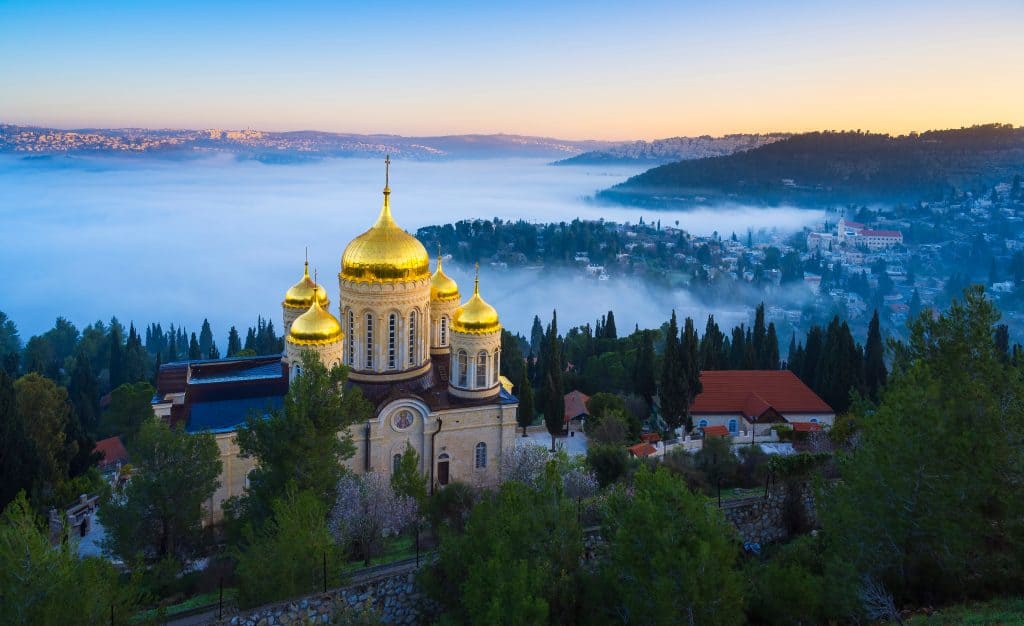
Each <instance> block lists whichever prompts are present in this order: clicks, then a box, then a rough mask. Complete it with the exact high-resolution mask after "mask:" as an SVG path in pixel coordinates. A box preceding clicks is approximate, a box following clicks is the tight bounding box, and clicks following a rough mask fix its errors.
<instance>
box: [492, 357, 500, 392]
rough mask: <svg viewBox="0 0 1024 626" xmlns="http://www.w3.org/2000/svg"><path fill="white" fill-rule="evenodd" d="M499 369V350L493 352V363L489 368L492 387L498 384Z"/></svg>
mask: <svg viewBox="0 0 1024 626" xmlns="http://www.w3.org/2000/svg"><path fill="white" fill-rule="evenodd" d="M500 369H501V351H500V350H495V351H494V363H493V365H492V366H491V384H492V385H493V384H496V383H497V382H498V370H500Z"/></svg>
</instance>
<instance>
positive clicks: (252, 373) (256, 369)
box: [189, 361, 284, 385]
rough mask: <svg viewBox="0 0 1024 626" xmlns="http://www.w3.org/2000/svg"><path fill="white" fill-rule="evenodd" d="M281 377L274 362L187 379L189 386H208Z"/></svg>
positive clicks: (278, 364) (279, 370)
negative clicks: (219, 374)
mask: <svg viewBox="0 0 1024 626" xmlns="http://www.w3.org/2000/svg"><path fill="white" fill-rule="evenodd" d="M283 376H284V374H282V373H281V362H280V361H274V362H271V363H264V364H262V365H256V366H253V367H247V368H245V369H240V370H235V371H230V372H224V373H223V375H221V376H203V375H202V374H200V375H198V376H196V375H193V376H192V378H191V379H189V384H190V385H209V384H211V383H227V382H233V381H237V380H269V379H274V378H282V377H283Z"/></svg>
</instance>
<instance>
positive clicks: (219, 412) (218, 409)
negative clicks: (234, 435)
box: [185, 395, 284, 433]
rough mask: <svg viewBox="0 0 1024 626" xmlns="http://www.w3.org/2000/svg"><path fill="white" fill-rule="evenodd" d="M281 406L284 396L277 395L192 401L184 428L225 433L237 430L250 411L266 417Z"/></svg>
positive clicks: (195, 431)
mask: <svg viewBox="0 0 1024 626" xmlns="http://www.w3.org/2000/svg"><path fill="white" fill-rule="evenodd" d="M282 406H284V396H277V395H274V396H257V397H255V398H237V399H234V400H213V401H211V402H194V403H192V407H191V411H190V413H189V418H188V425H187V426H186V427H185V430H187V431H188V432H190V433H198V432H213V433H227V432H231V431H233V430H238V427H239V426H241V425H243V424H245V420H246V418H247V417H249V414H250V413H256V414H257V415H260V416H261V417H266V416H267V415H268V414H269V413H270V411H273V410H277V409H280V408H281V407H282Z"/></svg>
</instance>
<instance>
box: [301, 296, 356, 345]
mask: <svg viewBox="0 0 1024 626" xmlns="http://www.w3.org/2000/svg"><path fill="white" fill-rule="evenodd" d="M344 338H345V333H344V332H342V330H341V323H340V322H338V319H337V318H336V317H334V316H333V315H331V314H330V313H328V312H327V311H325V310H324V309H323V307H321V306H320V302H318V301H316V300H314V301H313V304H311V305H310V307H309V310H308V311H306V312H305V313H303V314H302V315H300V316H298V317H297V318H296V319H295V321H294V322H292V327H291V329H290V330H289V331H288V341H289V342H291V343H294V344H296V345H300V346H319V345H324V344H328V343H334V342H336V341H341V340H342V339H344Z"/></svg>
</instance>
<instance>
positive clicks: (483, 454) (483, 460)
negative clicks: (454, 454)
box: [476, 441, 487, 469]
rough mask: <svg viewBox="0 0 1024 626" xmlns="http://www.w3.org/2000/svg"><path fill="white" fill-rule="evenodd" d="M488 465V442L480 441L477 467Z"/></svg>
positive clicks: (477, 449)
mask: <svg viewBox="0 0 1024 626" xmlns="http://www.w3.org/2000/svg"><path fill="white" fill-rule="evenodd" d="M485 467H487V444H486V443H484V442H482V441H481V442H480V443H478V444H476V468H477V469H483V468H485Z"/></svg>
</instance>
